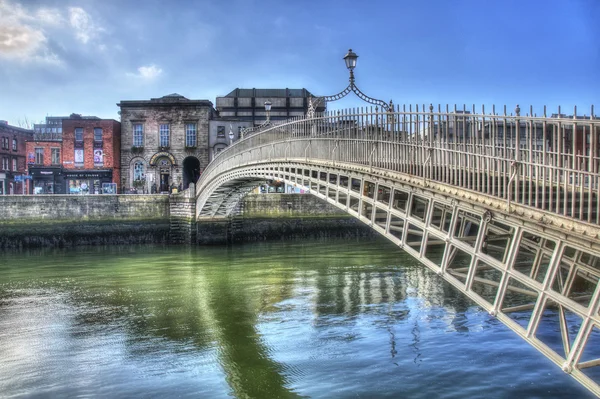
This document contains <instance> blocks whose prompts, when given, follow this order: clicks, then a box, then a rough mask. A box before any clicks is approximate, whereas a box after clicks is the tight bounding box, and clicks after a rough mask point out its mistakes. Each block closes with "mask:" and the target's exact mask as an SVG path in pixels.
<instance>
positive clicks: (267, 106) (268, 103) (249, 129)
mask: <svg viewBox="0 0 600 399" xmlns="http://www.w3.org/2000/svg"><path fill="white" fill-rule="evenodd" d="M271 105H273V103H272V102H271V101H270V100H267V101H265V112H266V114H267V120H266V121H264V123H262V124H260V125H258V126H254V127H247V128H245V129H242V131H241V132H240V136H241V138H242V139H243V138H244V136H245V135H246V134H248V133H251V132H253V131H255V130H260V129H262V128H264V127H267V126H269V125H270V124H271Z"/></svg>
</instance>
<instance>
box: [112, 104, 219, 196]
mask: <svg viewBox="0 0 600 399" xmlns="http://www.w3.org/2000/svg"><path fill="white" fill-rule="evenodd" d="M117 105H118V106H119V107H120V108H121V111H120V114H121V133H122V136H121V137H122V140H121V183H122V184H123V187H124V188H126V189H127V190H129V192H131V191H132V190H133V191H137V192H140V191H141V192H148V193H153V192H167V191H169V190H170V189H171V188H173V187H180V188H183V189H185V188H187V187H188V186H189V184H190V183H195V182H196V180H197V179H198V177H199V176H200V174H201V173H202V170H204V168H206V166H207V165H208V162H209V145H208V131H209V121H210V119H211V118H212V117H213V115H214V108H213V104H212V103H211V102H210V101H208V100H190V99H187V98H185V97H183V96H182V95H180V94H170V95H167V96H164V97H161V98H152V99H150V100H134V101H121V102H120V103H118V104H117Z"/></svg>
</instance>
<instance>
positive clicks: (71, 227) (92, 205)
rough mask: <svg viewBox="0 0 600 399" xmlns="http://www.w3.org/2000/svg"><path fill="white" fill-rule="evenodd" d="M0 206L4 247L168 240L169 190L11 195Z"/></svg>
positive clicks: (1, 245)
mask: <svg viewBox="0 0 600 399" xmlns="http://www.w3.org/2000/svg"><path fill="white" fill-rule="evenodd" d="M0 209H1V210H2V212H0V249H2V248H29V247H66V246H74V245H114V244H143V243H160V242H164V243H166V242H168V241H169V229H170V223H169V213H170V211H169V196H168V195H7V196H0Z"/></svg>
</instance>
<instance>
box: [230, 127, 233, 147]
mask: <svg viewBox="0 0 600 399" xmlns="http://www.w3.org/2000/svg"><path fill="white" fill-rule="evenodd" d="M232 144H233V130H232V126H231V123H230V124H229V145H232Z"/></svg>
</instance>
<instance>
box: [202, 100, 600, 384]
mask: <svg viewBox="0 0 600 399" xmlns="http://www.w3.org/2000/svg"><path fill="white" fill-rule="evenodd" d="M590 115H592V116H591V117H590V116H579V115H577V112H576V111H575V112H574V115H570V116H566V115H562V114H560V111H559V113H558V114H556V115H552V116H551V117H546V116H543V117H537V116H532V112H531V111H530V112H529V113H528V115H527V116H521V112H520V109H519V108H518V106H517V108H516V109H515V110H514V111H513V113H511V114H507V111H506V108H504V109H503V110H502V111H501V112H499V113H498V112H496V110H495V109H492V110H491V112H490V113H486V112H485V110H484V109H481V110H480V111H479V110H478V111H477V112H476V111H475V109H474V108H472V109H469V110H467V109H465V108H463V109H456V107H454V108H453V109H448V107H446V108H445V109H441V108H440V107H437V108H434V107H432V106H429V107H418V106H417V107H414V108H413V107H408V108H407V107H403V108H402V110H394V107H393V105H391V106H390V107H389V109H387V110H385V109H381V108H380V109H377V108H376V109H369V110H366V109H351V110H345V111H337V112H331V113H326V114H322V115H313V116H312V117H307V118H299V119H292V120H289V121H285V122H281V123H278V124H276V125H271V124H270V125H267V126H264V127H262V128H261V129H258V130H255V131H253V132H252V133H251V134H247V135H246V136H245V137H243V138H242V139H241V140H239V141H237V142H235V143H234V144H233V145H232V146H230V147H229V148H227V149H226V150H225V151H223V152H222V153H221V154H219V155H218V156H217V157H216V159H215V160H214V161H213V162H212V163H211V164H210V165H209V166H208V168H207V169H206V170H205V171H204V173H203V175H202V177H201V179H200V180H199V181H198V185H197V191H196V195H197V202H196V216H197V219H198V220H201V219H203V218H213V217H225V216H227V215H229V214H230V213H231V212H232V210H234V208H235V207H236V204H237V203H238V202H239V200H240V199H241V198H242V197H243V196H244V195H245V194H246V193H248V192H249V191H250V190H252V189H254V188H255V187H256V186H257V185H259V184H261V183H263V182H264V181H265V180H283V181H285V182H286V183H287V184H290V185H296V186H301V187H304V188H305V189H307V190H309V192H310V193H311V194H313V195H315V196H317V197H319V198H322V199H324V200H326V201H327V202H329V203H331V204H334V205H335V206H337V207H339V208H341V209H343V210H345V211H346V212H348V213H349V214H351V215H353V216H354V217H356V218H358V219H359V220H361V221H362V222H364V223H366V224H367V225H369V226H371V227H372V228H373V229H374V230H375V231H377V232H378V233H380V234H382V235H383V236H385V237H387V238H388V239H389V240H391V241H392V242H393V243H395V244H397V245H398V246H399V247H400V248H402V249H403V250H405V251H406V252H408V253H409V254H411V255H412V256H414V257H416V258H418V259H419V260H420V261H421V262H422V263H423V264H424V265H426V266H427V267H429V268H431V269H432V270H434V271H435V272H436V273H438V274H439V275H440V276H442V277H443V278H444V279H445V280H446V281H448V282H449V283H450V284H452V285H453V286H455V287H456V288H457V289H459V290H460V291H461V292H463V293H464V294H465V295H467V296H468V297H469V298H471V299H472V300H473V301H474V302H476V303H477V304H478V305H479V306H481V307H482V308H484V309H486V310H487V311H488V312H489V313H490V315H492V316H494V317H497V318H498V319H499V320H501V321H502V322H503V323H504V324H506V325H507V326H508V327H510V328H511V329H512V330H514V331H515V332H516V333H517V334H519V335H520V336H521V337H522V338H523V339H525V340H527V341H528V342H529V343H530V344H531V345H533V346H534V347H535V348H537V349H538V350H539V351H540V352H542V353H543V354H544V355H546V356H547V357H548V358H549V359H551V360H552V361H553V362H554V363H556V364H557V365H559V366H560V367H561V368H562V369H563V370H564V371H565V372H566V373H569V374H570V375H571V376H573V377H574V378H575V379H577V380H578V381H579V382H580V383H582V384H583V385H584V386H585V387H586V388H588V389H589V390H590V391H591V392H593V393H594V394H596V395H598V396H600V314H599V312H600V284H599V281H600V212H598V209H599V208H600V170H599V169H600V120H598V119H595V117H594V116H593V115H594V110H593V108H592V110H591V114H590Z"/></svg>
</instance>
